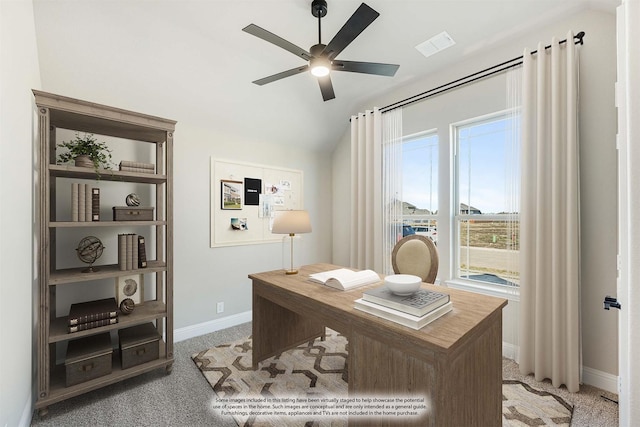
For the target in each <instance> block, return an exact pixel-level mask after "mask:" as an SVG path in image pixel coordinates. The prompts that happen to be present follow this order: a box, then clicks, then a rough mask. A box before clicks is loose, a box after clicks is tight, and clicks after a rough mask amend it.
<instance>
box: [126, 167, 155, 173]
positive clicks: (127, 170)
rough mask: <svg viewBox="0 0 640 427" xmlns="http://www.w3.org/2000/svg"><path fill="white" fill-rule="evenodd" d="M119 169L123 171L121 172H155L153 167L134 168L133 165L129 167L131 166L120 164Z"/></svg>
mask: <svg viewBox="0 0 640 427" xmlns="http://www.w3.org/2000/svg"><path fill="white" fill-rule="evenodd" d="M120 170H121V171H123V172H137V173H155V170H154V169H147V168H134V167H131V166H120Z"/></svg>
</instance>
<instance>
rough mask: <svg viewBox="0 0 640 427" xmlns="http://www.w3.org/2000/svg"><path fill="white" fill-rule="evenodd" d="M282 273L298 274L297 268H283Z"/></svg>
mask: <svg viewBox="0 0 640 427" xmlns="http://www.w3.org/2000/svg"><path fill="white" fill-rule="evenodd" d="M284 274H287V275H288V274H298V270H285V272H284Z"/></svg>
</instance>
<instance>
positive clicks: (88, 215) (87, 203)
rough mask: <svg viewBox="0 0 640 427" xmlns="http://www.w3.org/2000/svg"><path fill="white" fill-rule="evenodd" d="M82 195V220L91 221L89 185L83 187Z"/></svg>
mask: <svg viewBox="0 0 640 427" xmlns="http://www.w3.org/2000/svg"><path fill="white" fill-rule="evenodd" d="M84 193H85V195H84V220H85V221H91V211H92V194H91V186H90V185H89V184H85V185H84Z"/></svg>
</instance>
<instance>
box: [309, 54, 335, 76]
mask: <svg viewBox="0 0 640 427" xmlns="http://www.w3.org/2000/svg"><path fill="white" fill-rule="evenodd" d="M309 67H310V68H311V74H313V75H314V76H316V77H324V76H328V75H329V71H330V70H331V61H329V59H328V58H312V59H311V61H309Z"/></svg>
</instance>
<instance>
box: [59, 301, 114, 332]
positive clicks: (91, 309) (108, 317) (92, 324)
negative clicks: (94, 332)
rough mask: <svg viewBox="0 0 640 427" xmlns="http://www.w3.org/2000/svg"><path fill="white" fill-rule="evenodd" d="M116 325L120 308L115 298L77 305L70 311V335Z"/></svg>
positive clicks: (72, 305)
mask: <svg viewBox="0 0 640 427" xmlns="http://www.w3.org/2000/svg"><path fill="white" fill-rule="evenodd" d="M116 323H118V306H117V305H116V299H115V298H105V299H101V300H96V301H87V302H80V303H75V304H71V308H70V309H69V322H68V324H69V333H73V332H79V331H84V330H87V329H93V328H99V327H100V326H107V325H114V324H116Z"/></svg>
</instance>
